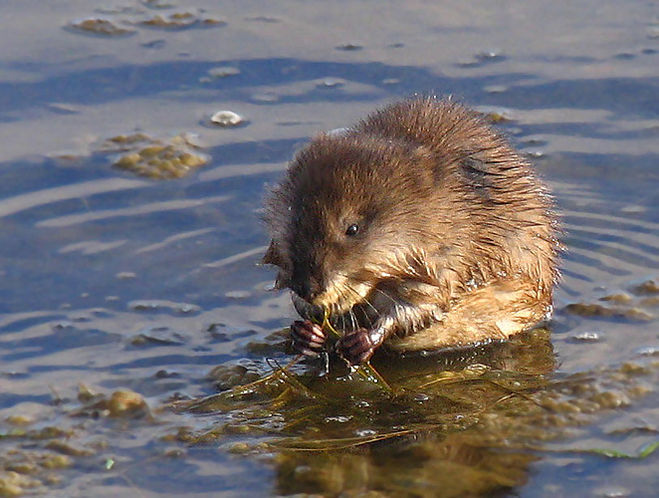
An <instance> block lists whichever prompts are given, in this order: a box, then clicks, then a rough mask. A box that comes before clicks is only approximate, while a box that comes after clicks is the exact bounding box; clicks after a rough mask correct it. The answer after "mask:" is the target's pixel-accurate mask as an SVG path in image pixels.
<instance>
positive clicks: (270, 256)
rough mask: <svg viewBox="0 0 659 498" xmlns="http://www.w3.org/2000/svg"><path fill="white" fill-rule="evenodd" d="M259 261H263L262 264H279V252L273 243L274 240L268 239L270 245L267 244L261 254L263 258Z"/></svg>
mask: <svg viewBox="0 0 659 498" xmlns="http://www.w3.org/2000/svg"><path fill="white" fill-rule="evenodd" d="M261 263H263V264H264V265H277V266H281V254H280V253H279V249H277V244H276V243H275V241H274V240H271V241H270V245H269V246H268V249H267V250H266V251H265V254H264V255H263V259H261Z"/></svg>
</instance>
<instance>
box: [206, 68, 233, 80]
mask: <svg viewBox="0 0 659 498" xmlns="http://www.w3.org/2000/svg"><path fill="white" fill-rule="evenodd" d="M238 74H240V69H238V68H237V67H232V66H219V67H214V68H212V69H209V70H208V75H209V76H211V77H213V78H226V77H228V76H236V75H238Z"/></svg>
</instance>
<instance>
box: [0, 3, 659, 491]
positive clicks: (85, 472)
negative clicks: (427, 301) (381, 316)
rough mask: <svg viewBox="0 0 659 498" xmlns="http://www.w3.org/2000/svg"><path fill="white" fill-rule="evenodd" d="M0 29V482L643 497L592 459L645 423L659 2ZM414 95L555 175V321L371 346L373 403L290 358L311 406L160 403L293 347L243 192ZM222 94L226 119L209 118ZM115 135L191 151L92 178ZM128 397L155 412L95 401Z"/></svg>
mask: <svg viewBox="0 0 659 498" xmlns="http://www.w3.org/2000/svg"><path fill="white" fill-rule="evenodd" d="M175 13H179V14H181V13H187V14H191V15H192V16H187V15H184V16H179V17H178V18H179V19H182V22H183V24H185V25H184V26H181V27H172V26H170V27H163V26H154V25H152V24H153V23H151V24H143V22H144V21H149V20H153V19H154V17H155V16H161V17H162V18H163V19H164V20H165V21H168V20H170V21H171V20H175V19H176V16H175V17H171V15H172V14H175ZM88 18H92V19H94V18H103V19H106V20H109V21H111V22H112V23H114V26H115V27H117V28H121V29H124V30H126V31H127V32H126V33H123V34H120V35H116V36H114V35H104V34H94V33H89V32H84V31H80V30H78V29H76V28H75V27H73V25H74V24H76V23H79V22H80V21H82V20H85V19H88ZM211 21H212V22H211ZM0 23H1V25H2V28H3V29H2V30H0V33H1V34H0V37H1V38H0V40H1V41H2V43H1V44H0V46H1V47H2V49H0V144H1V148H0V150H1V152H0V173H1V175H2V185H1V186H0V226H1V227H2V230H1V231H0V234H1V235H0V277H1V278H0V313H1V315H0V356H1V366H0V434H2V435H3V436H4V437H0V446H1V447H2V453H3V455H4V456H2V457H0V480H1V482H2V483H3V484H2V485H0V494H2V492H5V493H6V494H9V493H10V492H12V490H14V491H16V492H19V491H20V490H21V489H23V490H24V491H25V492H34V493H37V494H42V495H48V496H117V495H126V496H154V497H155V496H180V495H182V494H184V493H186V494H193V493H194V494H197V495H200V496H216V495H223V496H231V495H236V496H245V495H246V494H251V495H255V496H258V495H272V494H294V493H299V492H303V493H318V494H326V495H333V494H336V493H338V492H340V491H341V490H345V491H346V492H348V493H349V494H357V493H365V492H368V491H371V492H373V493H374V494H375V495H378V494H381V495H383V496H386V495H390V494H408V493H409V494H412V495H414V496H460V495H464V494H465V493H471V494H472V495H479V494H480V495H489V494H491V493H494V492H502V493H504V494H511V495H522V496H534V497H535V496H550V495H551V496H555V495H561V496H586V495H596V496H652V495H653V494H654V492H655V490H656V486H657V484H659V482H658V481H657V473H656V466H657V458H659V457H658V456H657V453H653V454H650V455H649V456H647V457H646V458H612V457H610V456H609V457H607V456H605V455H602V454H599V453H589V452H584V450H590V449H607V450H611V451H617V452H619V453H621V454H623V453H624V454H626V455H628V456H632V457H633V456H638V451H639V449H641V448H643V447H647V445H651V444H652V443H653V442H656V441H657V440H658V439H659V435H658V432H657V431H658V430H659V429H658V426H659V404H658V403H657V397H656V393H654V392H653V389H654V385H656V383H657V373H658V371H659V366H658V361H657V354H658V353H657V351H658V350H659V336H658V335H657V320H656V315H657V300H658V297H657V291H656V284H655V285H654V286H653V284H652V283H651V282H652V281H653V280H654V282H655V283H656V282H657V281H658V277H659V260H658V255H659V249H658V247H659V244H658V242H659V234H658V230H657V229H658V227H659V219H658V214H657V205H658V195H657V191H658V190H657V184H658V183H657V180H658V175H657V171H658V170H657V166H658V163H659V98H657V96H658V95H659V78H658V76H659V74H658V71H657V68H658V67H659V55H658V54H659V9H658V8H657V5H656V3H652V2H640V1H631V2H626V3H625V4H624V6H622V5H621V4H620V3H619V2H612V1H605V2H601V1H597V2H595V1H582V2H577V3H575V2H553V3H551V4H547V3H546V2H538V1H530V2H512V3H498V2H496V3H493V2H485V1H480V2H471V3H469V4H464V3H463V2H457V1H453V2H441V3H437V4H435V3H428V2H420V1H413V2H406V3H405V5H401V4H400V2H381V1H380V2H375V1H366V2H344V1H341V2H333V3H327V2H304V3H299V2H292V1H283V2H278V3H277V5H270V4H268V5H265V4H263V3H262V2H256V1H247V2H236V3H234V2H210V1H202V0H195V1H194V2H193V3H186V4H183V3H179V2H177V1H174V2H159V1H156V2H149V1H144V2H139V1H137V0H127V1H125V2H119V3H107V4H102V5H98V6H97V7H96V8H95V7H93V6H91V5H90V4H89V2H84V1H75V0H69V1H66V2H57V3H56V4H52V5H51V4H50V3H48V4H45V3H44V2H39V1H23V2H13V3H10V4H8V5H4V6H3V16H2V20H0ZM156 24H157V23H156ZM218 68H220V69H218ZM227 68H230V69H227ZM416 92H419V93H430V94H437V95H453V96H454V98H458V99H460V100H463V101H465V102H466V103H468V104H470V105H472V106H475V107H477V108H478V109H480V110H482V111H484V112H488V113H493V114H494V115H495V116H497V117H498V118H499V119H498V121H500V123H499V124H498V126H499V127H500V129H501V130H502V131H503V132H504V133H506V134H507V135H508V136H509V137H510V139H511V140H512V142H513V143H514V144H515V145H516V146H517V147H519V148H520V149H521V150H522V151H524V152H525V153H528V154H529V155H530V156H531V157H532V158H533V161H534V162H535V164H536V165H537V168H538V170H539V171H540V173H541V175H542V176H543V177H544V178H545V179H546V181H547V182H548V183H549V184H550V185H551V186H552V188H553V190H554V193H555V196H556V199H557V204H558V207H559V209H560V211H561V212H562V214H563V219H564V225H565V229H566V234H565V237H564V243H565V244H566V246H567V247H568V249H569V251H568V252H567V254H566V255H565V259H564V262H563V274H564V278H563V282H562V284H561V286H560V287H559V289H558V290H557V293H556V303H555V304H556V306H555V307H556V314H555V319H554V320H553V321H552V323H551V324H550V325H549V328H550V329H551V336H549V335H548V333H547V332H545V331H536V332H534V333H533V334H529V335H526V336H523V337H520V338H517V339H516V340H515V341H513V343H512V344H510V345H507V346H504V347H502V348H499V349H496V350H495V351H485V352H478V354H476V353H474V355H473V356H469V355H468V357H466V358H457V359H456V358H450V359H441V360H440V359H437V358H430V359H426V360H424V361H423V362H421V363H418V360H417V359H409V360H405V361H403V362H400V363H397V364H395V365H391V364H389V363H388V362H387V360H386V359H385V360H381V361H380V362H379V363H378V362H376V363H375V365H376V366H377V368H378V370H379V371H381V373H382V374H383V375H384V376H385V377H386V378H387V380H388V381H389V382H390V383H391V384H392V386H393V387H395V388H396V389H401V390H402V391H404V392H406V393H407V397H406V396H400V397H397V398H395V399H393V400H392V397H391V396H390V394H388V393H383V392H381V391H379V390H377V389H376V390H375V391H374V390H373V389H372V388H371V387H372V386H371V387H369V386H368V385H366V386H364V385H363V384H364V383H363V382H360V381H359V380H358V379H351V378H346V377H341V376H339V378H338V379H336V378H327V379H318V378H316V376H315V375H314V374H313V372H312V371H311V370H310V369H309V368H307V367H304V366H300V365H297V366H296V368H295V369H294V372H295V373H296V374H297V375H299V376H300V377H299V379H300V381H302V382H303V384H304V385H305V386H306V387H307V388H308V389H310V390H311V393H312V394H309V393H307V395H306V397H305V395H303V394H301V393H300V392H299V391H297V392H296V391H295V390H290V389H289V390H288V391H286V392H285V394H282V392H281V391H278V390H277V389H284V391H285V390H286V384H285V383H284V385H283V387H282V385H280V384H277V385H276V386H272V390H271V391H267V392H257V393H256V394H254V395H253V397H251V398H250V397H248V398H247V400H246V402H245V400H242V399H239V400H231V402H230V403H229V404H228V405H226V404H222V406H221V407H213V408H217V410H215V409H213V410H210V411H209V410H208V409H207V408H208V406H205V407H204V408H205V409H204V410H199V409H198V410H182V411H172V410H170V409H167V408H166V406H167V405H168V403H169V402H171V401H172V400H176V399H182V400H190V399H197V398H199V397H202V396H208V395H212V394H214V393H216V392H217V391H218V390H219V389H222V388H226V387H229V386H231V385H234V384H236V383H242V382H246V381H248V380H253V378H256V377H259V376H264V375H266V374H268V373H269V372H271V371H272V369H273V368H276V367H277V365H284V364H285V363H286V362H287V361H289V360H290V359H291V356H290V355H288V354H286V353H285V352H284V351H283V350H282V347H281V344H280V343H281V340H280V338H278V336H274V337H273V336H271V334H272V333H273V332H277V331H279V330H281V329H282V328H283V327H286V326H287V325H288V324H289V323H290V321H291V320H292V319H293V317H294V311H293V309H292V306H291V305H290V303H289V300H288V296H287V295H285V294H277V293H272V292H268V291H267V290H266V288H267V286H268V284H269V283H270V282H271V280H272V278H273V272H272V270H270V269H267V268H263V267H259V266H257V265H256V263H257V262H258V260H259V259H260V255H261V253H262V251H263V248H264V246H265V245H266V243H267V238H266V235H265V232H264V230H263V227H262V225H261V223H260V222H259V210H260V202H261V198H262V196H263V194H264V191H265V189H266V188H267V185H269V184H272V183H273V182H275V181H276V180H277V179H278V178H279V177H280V176H281V175H282V172H283V171H284V169H285V167H286V163H287V161H288V159H289V158H290V157H291V156H292V154H293V153H294V151H295V150H296V149H297V148H298V147H300V146H301V144H303V143H304V142H305V141H306V140H308V138H309V137H310V136H312V135H313V134H315V133H317V132H319V131H321V130H326V129H333V128H337V127H341V126H345V125H346V124H349V123H351V122H352V121H354V120H355V119H358V118H359V117H361V116H363V115H364V114H365V113H367V112H369V111H370V110H372V109H373V108H375V107H377V106H379V105H382V104H385V103H387V102H390V101H392V100H394V99H396V98H399V97H404V96H408V95H410V94H413V93H416ZM222 109H228V110H232V111H234V112H236V113H238V114H240V115H241V116H242V117H243V118H244V119H245V122H244V123H243V124H242V125H241V126H238V127H235V128H218V127H214V126H212V125H211V124H209V121H208V118H209V116H210V115H212V114H213V113H214V112H216V111H218V110H222ZM500 118H505V119H500ZM136 132H140V133H143V134H144V135H146V136H147V137H149V138H150V139H153V140H158V141H162V142H163V143H169V141H170V140H172V138H173V137H176V136H177V135H181V134H191V136H193V137H192V138H190V139H191V140H194V142H195V143H197V142H198V143H199V144H200V145H201V148H199V149H194V152H195V153H199V154H202V155H204V157H206V158H208V163H207V164H206V165H205V166H203V167H200V168H199V169H197V170H195V171H193V172H192V173H190V174H189V175H188V176H186V177H184V178H181V179H174V180H162V181H158V180H153V179H149V178H142V177H139V176H136V175H134V174H133V173H131V172H127V171H122V170H119V169H117V168H114V167H112V163H113V161H115V160H116V158H117V157H118V155H120V154H121V153H120V152H119V151H118V150H117V149H116V148H114V149H113V148H112V147H109V146H108V142H107V140H108V139H111V138H112V137H117V136H119V135H131V134H134V133H136ZM186 136H188V135H186ZM575 305H577V306H575ZM579 305H588V307H585V306H579ZM267 358H271V359H272V358H274V359H275V360H276V361H277V363H276V364H274V363H268V362H267V361H266V359H267ZM474 365H482V366H483V368H484V370H483V369H481V370H479V368H481V367H478V366H476V367H474ZM216 367H219V370H218V369H216ZM212 372H213V375H211V377H209V375H210V374H211V373H212ZM227 372H229V374H227ZM442 372H449V373H447V374H446V375H448V377H447V378H450V379H452V382H451V383H445V382H444V381H441V382H440V381H438V379H440V378H443V377H441V375H443V374H442ZM231 373H233V377H232V376H231V375H230V374H231ZM241 375H242V376H243V377H240V376H241ZM438 375H439V376H440V377H437V376H438ZM470 375H473V376H474V378H477V381H474V380H473V379H474V378H472V377H469V376H470ZM451 376H454V377H451ZM419 379H422V381H420V380H419ZM423 379H425V380H423ZM431 381H432V382H434V383H433V384H431V385H432V386H434V387H433V388H432V389H431V388H430V387H427V386H426V387H423V388H422V387H420V386H424V385H425V384H427V383H428V382H431ZM436 381H437V382H436ZM424 382H425V384H424ZM80 384H84V386H86V388H87V389H89V390H91V391H93V392H95V393H97V394H98V396H99V397H98V398H93V399H91V400H90V399H89V398H88V397H85V396H79V385H80ZM344 386H348V387H344ZM451 386H453V387H451ZM493 386H495V387H493ZM502 386H503V387H502ZM289 387H290V386H289ZM506 389H508V391H506ZM120 390H131V391H134V392H136V393H139V395H141V396H142V397H143V398H144V400H145V401H146V404H147V405H148V411H149V413H150V415H149V416H147V415H145V412H144V410H137V412H136V413H135V414H134V415H135V416H134V417H133V416H128V415H127V414H125V413H123V412H122V416H116V417H112V416H107V415H108V413H110V414H112V411H111V410H108V407H107V405H105V404H103V400H104V399H107V398H109V397H110V396H111V395H112V393H113V392H116V391H120ZM420 391H424V392H420ZM314 393H315V394H314ZM319 393H329V394H330V395H331V396H332V400H334V401H332V402H329V401H327V400H324V401H323V400H321V399H320V398H314V397H313V395H317V394H319ZM346 393H348V394H346ZM421 394H423V395H424V396H426V397H427V398H423V396H420V395H421ZM278 396H283V397H279V398H278ZM342 396H343V397H342ZM350 396H352V397H350ZM309 399H311V400H312V401H309ZM99 400H100V401H99ZM277 400H278V401H277ZM470 402H471V404H470ZM99 403H100V404H99ZM277 403H279V404H277ZM364 403H366V404H364ZM552 403H553V404H552ZM569 407H576V409H575V410H573V413H572V412H571V413H572V414H571V415H570V414H569V413H568V412H569V411H570V410H569ZM219 408H222V409H219ZM258 410H260V411H258ZM301 410H306V411H301ZM198 412H203V413H198ZM129 415H130V414H129ZM456 416H458V418H457V419H456ZM305 417H307V418H305ZM460 417H463V418H460ZM300 420H303V421H306V422H304V423H302V424H301V425H300V422H299V421H300ZM241 426H243V427H247V430H246V429H239V427H241ZM237 427H238V428H237ZM254 427H256V428H254ZM53 428H54V429H53ZM218 428H221V429H218ZM250 428H251V429H250ZM213 430H215V432H212V431H213ZM396 430H398V431H404V430H410V431H412V432H410V433H406V434H404V435H401V436H400V437H393V436H392V437H391V438H387V439H384V440H382V441H378V442H371V443H364V444H361V443H360V444H359V445H351V444H348V445H347V446H346V447H344V448H343V449H337V447H335V446H336V445H337V444H338V443H337V441H340V440H341V438H346V437H348V436H352V437H357V438H359V437H362V438H366V439H367V438H369V437H371V438H372V437H378V435H380V436H382V435H387V434H389V435H391V434H393V432H395V431H396ZM57 431H62V432H57ZM208 431H211V434H212V437H210V436H209V437H208V438H206V440H205V441H204V442H203V443H202V442H199V437H200V435H203V434H208ZM364 431H366V432H364ZM369 431H370V432H369ZM318 440H326V441H329V442H328V443H326V444H327V445H328V446H327V447H325V450H326V451H318V448H310V446H313V444H315V442H317V441H318ZM63 444H65V446H63ZM332 445H335V446H332ZM344 446H345V445H344ZM301 448H306V449H305V451H302V450H301ZM307 450H313V451H307ZM451 476H458V478H454V477H451ZM456 483H459V484H460V485H457V484H456ZM2 486H5V488H3V487H2ZM11 486H14V487H13V488H12V487H11ZM6 490H8V491H6Z"/></svg>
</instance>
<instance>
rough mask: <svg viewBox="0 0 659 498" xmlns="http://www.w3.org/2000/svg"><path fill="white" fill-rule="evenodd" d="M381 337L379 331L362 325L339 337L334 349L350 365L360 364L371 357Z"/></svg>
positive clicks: (380, 342)
mask: <svg viewBox="0 0 659 498" xmlns="http://www.w3.org/2000/svg"><path fill="white" fill-rule="evenodd" d="M382 339H383V336H382V334H381V333H379V331H377V330H368V329H366V328H363V327H362V328H360V329H358V330H355V331H354V332H350V333H348V334H346V335H345V336H343V337H342V338H341V339H339V341H338V342H337V344H336V350H337V352H338V353H339V354H340V355H341V356H342V357H343V358H344V359H345V360H346V361H347V362H348V363H350V364H351V365H360V364H362V363H365V362H367V361H368V360H370V359H371V356H373V353H375V350H376V349H377V348H378V346H380V344H382Z"/></svg>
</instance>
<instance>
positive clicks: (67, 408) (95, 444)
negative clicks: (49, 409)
mask: <svg viewBox="0 0 659 498" xmlns="http://www.w3.org/2000/svg"><path fill="white" fill-rule="evenodd" d="M58 404H60V405H61V408H60V410H61V412H62V413H61V414H62V415H64V417H63V418H60V422H59V425H57V426H53V425H44V421H43V420H39V419H34V418H30V417H25V416H22V415H21V414H16V415H13V416H10V417H7V418H6V419H5V421H4V423H2V424H0V444H3V445H5V447H4V448H3V449H4V451H3V452H2V453H1V454H0V496H21V495H24V494H33V493H39V494H45V493H47V492H48V490H49V489H51V488H53V487H57V486H58V485H59V484H60V483H61V481H62V477H63V473H64V472H66V471H67V470H68V469H71V468H72V467H74V466H75V465H77V464H79V463H80V462H84V461H87V460H89V458H90V457H96V456H97V455H99V454H100V453H102V452H103V451H104V450H105V448H106V446H107V442H106V441H104V440H103V439H99V438H98V437H95V438H90V437H89V432H88V429H87V427H86V426H85V425H84V424H80V423H79V422H78V421H79V420H80V419H89V420H99V419H100V420H109V419H113V420H115V421H117V422H120V421H121V422H128V421H130V420H145V421H148V422H149V423H153V420H154V419H153V417H152V415H151V413H150V410H149V407H148V406H147V404H146V402H145V401H144V399H143V398H142V396H140V395H139V394H138V393H136V392H133V391H130V390H127V389H121V390H117V391H114V392H112V393H111V394H109V395H105V394H100V393H96V392H93V391H92V390H90V389H89V388H88V387H86V386H84V385H81V386H80V390H79V392H78V396H77V400H75V401H73V400H58ZM95 432H96V436H98V431H95ZM7 443H9V444H10V445H9V449H7Z"/></svg>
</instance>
